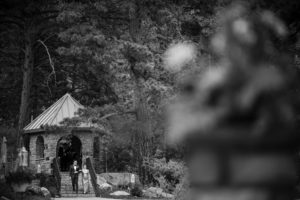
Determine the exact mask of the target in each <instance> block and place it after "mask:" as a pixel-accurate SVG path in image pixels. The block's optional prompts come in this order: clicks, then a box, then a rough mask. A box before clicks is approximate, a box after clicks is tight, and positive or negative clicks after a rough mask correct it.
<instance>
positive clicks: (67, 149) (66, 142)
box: [56, 134, 82, 171]
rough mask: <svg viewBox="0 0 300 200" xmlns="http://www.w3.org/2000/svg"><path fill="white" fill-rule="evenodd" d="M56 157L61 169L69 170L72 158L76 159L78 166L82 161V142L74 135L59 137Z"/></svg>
mask: <svg viewBox="0 0 300 200" xmlns="http://www.w3.org/2000/svg"><path fill="white" fill-rule="evenodd" d="M56 157H57V158H58V162H59V167H60V170H61V171H69V167H70V166H71V165H72V163H73V161H74V160H77V162H78V164H79V166H81V163H82V143H81V140H80V139H79V138H78V137H77V136H75V135H72V134H71V135H67V136H63V137H61V138H60V139H59V140H58V141H57V145H56Z"/></svg>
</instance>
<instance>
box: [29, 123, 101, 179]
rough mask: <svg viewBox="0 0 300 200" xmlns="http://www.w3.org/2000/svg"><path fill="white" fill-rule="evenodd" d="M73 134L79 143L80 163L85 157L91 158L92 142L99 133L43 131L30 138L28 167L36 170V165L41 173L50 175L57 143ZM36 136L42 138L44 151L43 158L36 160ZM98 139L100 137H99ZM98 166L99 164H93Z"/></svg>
mask: <svg viewBox="0 0 300 200" xmlns="http://www.w3.org/2000/svg"><path fill="white" fill-rule="evenodd" d="M69 134H73V135H74V136H76V137H78V138H79V139H80V141H81V145H82V146H81V148H82V149H81V151H82V161H83V163H84V162H85V159H86V158H87V157H91V158H93V140H94V138H95V137H97V136H99V133H96V132H93V131H92V130H80V129H79V130H77V129H75V130H71V129H69V130H66V131H45V132H40V133H35V134H32V135H31V136H30V146H29V154H30V159H29V162H30V167H31V168H33V169H35V170H37V165H38V164H40V165H41V170H42V172H45V173H51V163H52V160H53V158H55V157H56V152H57V142H58V141H59V140H60V139H61V138H62V137H64V136H67V135H69ZM38 136H42V137H43V139H44V144H45V150H44V158H43V159H39V160H37V155H36V140H37V138H38ZM99 137H100V136H99ZM95 164H97V165H99V164H100V163H95Z"/></svg>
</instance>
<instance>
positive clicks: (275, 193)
mask: <svg viewBox="0 0 300 200" xmlns="http://www.w3.org/2000/svg"><path fill="white" fill-rule="evenodd" d="M222 19H223V20H222V21H221V24H222V25H223V27H222V29H221V30H220V31H219V32H218V33H217V34H216V35H215V37H214V38H213V39H212V48H213V50H214V52H215V54H216V56H218V57H219V58H220V60H219V63H218V65H217V66H216V67H213V68H210V69H209V70H207V71H206V72H205V73H204V74H202V75H201V78H199V79H198V80H194V81H193V82H190V83H189V84H188V85H187V86H186V87H185V88H184V90H183V95H182V96H181V98H180V100H179V102H178V103H177V104H176V105H174V107H173V108H172V113H171V121H170V122H171V126H170V134H169V140H170V142H171V143H180V144H182V143H183V144H185V147H186V148H187V156H188V157H187V164H188V167H189V172H190V177H191V178H190V186H191V191H190V192H189V194H190V196H189V198H188V199H192V200H194V199H195V200H221V199H226V200H227V199H228V200H269V199H270V200H271V199H272V200H277V199H280V200H281V199H283V200H287V199H293V191H294V185H295V184H296V178H297V174H296V165H295V156H294V155H295V153H296V148H297V145H298V144H297V143H298V137H297V136H296V134H295V124H294V119H295V117H294V114H293V110H292V107H291V99H290V98H289V96H288V93H287V90H288V87H289V81H290V77H289V75H288V73H287V70H285V69H286V67H287V66H288V64H289V63H288V62H286V61H284V59H283V58H282V56H281V55H280V54H279V52H277V51H276V49H275V47H274V46H273V43H272V38H280V37H284V35H285V34H286V30H285V27H284V25H283V24H282V23H281V21H280V20H279V19H277V18H276V17H275V16H273V14H272V13H270V12H263V13H261V14H250V13H249V12H248V11H247V9H246V8H245V7H244V6H242V5H234V6H233V7H232V8H230V9H228V10H227V11H226V12H225V13H224V15H222Z"/></svg>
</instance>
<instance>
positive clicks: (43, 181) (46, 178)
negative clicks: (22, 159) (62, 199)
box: [39, 173, 57, 197]
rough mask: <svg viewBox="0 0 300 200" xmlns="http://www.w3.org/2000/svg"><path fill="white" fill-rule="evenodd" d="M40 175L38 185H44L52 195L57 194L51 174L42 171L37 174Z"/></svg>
mask: <svg viewBox="0 0 300 200" xmlns="http://www.w3.org/2000/svg"><path fill="white" fill-rule="evenodd" d="M39 176H40V177H39V178H40V186H41V187H45V188H47V189H48V190H49V192H50V194H51V196H52V197H55V195H56V194H57V189H56V180H55V177H54V176H53V175H50V174H45V173H42V174H40V175H39Z"/></svg>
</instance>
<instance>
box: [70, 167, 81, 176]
mask: <svg viewBox="0 0 300 200" xmlns="http://www.w3.org/2000/svg"><path fill="white" fill-rule="evenodd" d="M79 171H80V168H79V166H78V165H76V170H75V169H74V165H71V166H70V176H71V177H74V176H78V174H79Z"/></svg>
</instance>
